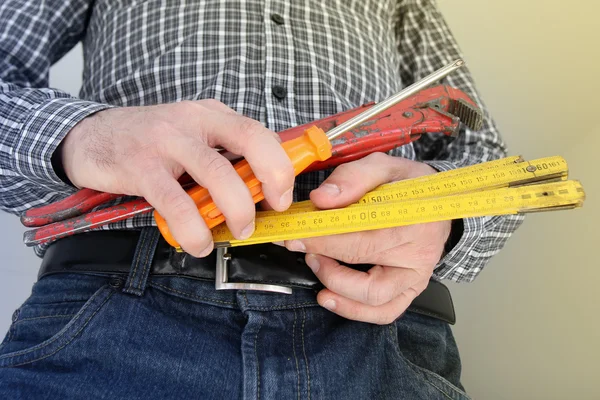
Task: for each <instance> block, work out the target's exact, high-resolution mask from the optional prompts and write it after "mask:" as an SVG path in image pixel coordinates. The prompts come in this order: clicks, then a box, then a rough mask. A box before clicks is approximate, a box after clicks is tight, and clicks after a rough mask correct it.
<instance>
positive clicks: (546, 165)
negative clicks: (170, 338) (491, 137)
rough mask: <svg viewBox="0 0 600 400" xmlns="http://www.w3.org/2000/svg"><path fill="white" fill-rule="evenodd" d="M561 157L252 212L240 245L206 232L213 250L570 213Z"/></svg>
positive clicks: (481, 167)
mask: <svg viewBox="0 0 600 400" xmlns="http://www.w3.org/2000/svg"><path fill="white" fill-rule="evenodd" d="M567 179H568V166H567V162H566V161H565V160H564V159H563V158H562V157H560V156H555V157H547V158H541V159H538V160H534V161H525V160H523V159H522V158H521V157H517V156H515V157H507V158H503V159H500V160H495V161H490V162H486V163H481V164H476V165H473V166H469V167H464V168H459V169H455V170H451V171H445V172H440V173H437V174H433V175H427V176H423V177H419V178H415V179H408V180H404V181H399V182H393V183H388V184H385V185H381V186H379V187H378V188H376V189H375V190H373V191H371V192H369V193H367V194H366V195H365V196H364V197H362V198H361V199H360V200H359V201H358V202H356V203H354V204H351V205H349V206H347V207H344V208H336V209H329V210H319V209H317V208H316V207H315V206H314V205H313V204H312V202H310V201H303V202H298V203H294V204H292V206H291V207H290V208H289V209H288V210H286V211H284V212H276V211H259V212H257V215H256V230H255V232H254V234H253V235H252V236H251V237H250V238H249V239H246V240H237V239H235V238H234V237H233V235H232V234H231V232H230V231H229V229H228V228H227V226H226V225H225V224H221V225H219V226H217V227H215V228H213V229H212V232H213V240H214V242H215V246H216V247H235V246H244V245H252V244H260V243H269V242H275V241H282V240H291V239H302V238H309V237H317V236H325V235H336V234H340V233H350V232H360V231H367V230H375V229H383V228H391V227H397V226H405V225H412V224H421V223H426V222H435V221H444V220H452V219H458V218H469V217H482V216H497V215H508V214H517V213H526V212H538V211H552V210H562V209H570V208H577V207H581V206H582V205H583V201H584V200H585V192H584V190H583V187H582V185H581V183H580V182H579V181H576V180H567Z"/></svg>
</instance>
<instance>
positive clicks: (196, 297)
mask: <svg viewBox="0 0 600 400" xmlns="http://www.w3.org/2000/svg"><path fill="white" fill-rule="evenodd" d="M150 286H154V287H156V286H158V287H160V288H163V289H164V290H167V291H169V292H174V293H179V294H183V295H186V296H189V297H192V298H194V299H198V300H205V301H212V302H213V303H219V304H230V305H235V303H234V302H232V301H223V300H215V299H211V298H208V297H201V296H196V295H194V294H192V293H188V292H182V291H181V290H177V289H173V288H170V287H168V286H164V285H161V284H160V283H155V282H151V283H150Z"/></svg>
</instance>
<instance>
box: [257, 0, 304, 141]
mask: <svg viewBox="0 0 600 400" xmlns="http://www.w3.org/2000/svg"><path fill="white" fill-rule="evenodd" d="M263 18H264V23H265V47H266V59H265V86H264V95H265V105H266V122H267V127H268V128H270V129H271V130H274V131H276V132H277V131H281V130H283V129H286V128H289V127H292V126H296V125H297V124H298V123H297V119H296V109H295V94H294V84H295V68H294V41H293V35H292V26H291V18H290V5H289V4H288V2H287V1H285V0H283V1H280V0H266V1H265V14H264V17H263Z"/></svg>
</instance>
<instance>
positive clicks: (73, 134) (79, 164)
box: [53, 115, 95, 189]
mask: <svg viewBox="0 0 600 400" xmlns="http://www.w3.org/2000/svg"><path fill="white" fill-rule="evenodd" d="M94 118H95V115H91V116H88V117H86V118H84V119H82V120H81V121H79V122H78V123H77V124H76V125H75V126H74V127H73V128H72V129H71V130H70V131H69V132H68V133H67V134H66V136H65V137H64V138H63V140H62V142H61V143H60V145H59V146H58V148H57V149H56V151H55V153H54V154H55V155H56V157H55V158H56V167H55V171H56V173H57V175H58V176H59V177H60V178H61V179H63V176H61V175H60V173H62V174H63V175H64V179H63V180H66V181H67V183H69V184H71V185H72V186H75V187H76V188H78V189H81V188H83V187H84V185H83V184H82V183H81V182H80V176H79V174H78V171H81V170H83V167H84V166H83V162H84V161H85V160H84V159H83V158H82V156H81V155H80V154H79V153H80V150H81V149H82V146H81V144H82V140H83V138H84V137H85V136H86V135H87V133H88V132H89V131H90V130H91V129H92V125H93V119H94ZM53 158H54V157H53ZM53 167H54V164H53Z"/></svg>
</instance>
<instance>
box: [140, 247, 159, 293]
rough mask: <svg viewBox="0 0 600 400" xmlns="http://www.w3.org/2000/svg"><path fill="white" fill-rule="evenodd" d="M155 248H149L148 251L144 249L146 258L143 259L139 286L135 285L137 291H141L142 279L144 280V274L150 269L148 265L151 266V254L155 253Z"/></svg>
mask: <svg viewBox="0 0 600 400" xmlns="http://www.w3.org/2000/svg"><path fill="white" fill-rule="evenodd" d="M152 242H154V243H156V241H154V240H153V241H151V243H152ZM155 248H156V245H154V246H151V247H150V248H148V249H145V250H146V258H145V259H144V269H143V270H142V275H141V277H140V281H139V285H137V289H138V290H142V286H143V284H144V278H146V273H147V272H148V270H149V269H150V265H151V264H152V263H151V262H150V261H151V258H152V254H153V253H154V251H155ZM146 279H147V278H146Z"/></svg>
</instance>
